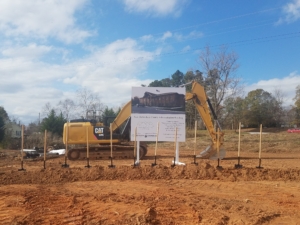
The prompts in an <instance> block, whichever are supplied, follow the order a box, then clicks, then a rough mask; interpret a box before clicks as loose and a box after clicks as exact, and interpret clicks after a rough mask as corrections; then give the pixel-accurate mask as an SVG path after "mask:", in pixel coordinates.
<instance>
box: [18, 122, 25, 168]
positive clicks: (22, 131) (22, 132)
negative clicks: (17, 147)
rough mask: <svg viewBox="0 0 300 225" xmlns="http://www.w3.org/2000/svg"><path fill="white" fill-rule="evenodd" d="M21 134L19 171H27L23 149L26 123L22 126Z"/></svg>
mask: <svg viewBox="0 0 300 225" xmlns="http://www.w3.org/2000/svg"><path fill="white" fill-rule="evenodd" d="M21 134H22V140H21V169H19V171H25V169H24V168H23V164H24V161H23V152H24V151H23V149H24V125H22V127H21Z"/></svg>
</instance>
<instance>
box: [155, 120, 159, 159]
mask: <svg viewBox="0 0 300 225" xmlns="http://www.w3.org/2000/svg"><path fill="white" fill-rule="evenodd" d="M158 135H159V123H157V131H156V143H155V152H154V155H155V156H156V151H157V143H158Z"/></svg>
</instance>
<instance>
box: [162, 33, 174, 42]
mask: <svg viewBox="0 0 300 225" xmlns="http://www.w3.org/2000/svg"><path fill="white" fill-rule="evenodd" d="M172 36H173V34H172V33H171V32H170V31H167V32H165V33H164V34H163V36H162V37H161V38H160V39H159V40H160V41H165V40H167V39H168V38H171V37H172Z"/></svg>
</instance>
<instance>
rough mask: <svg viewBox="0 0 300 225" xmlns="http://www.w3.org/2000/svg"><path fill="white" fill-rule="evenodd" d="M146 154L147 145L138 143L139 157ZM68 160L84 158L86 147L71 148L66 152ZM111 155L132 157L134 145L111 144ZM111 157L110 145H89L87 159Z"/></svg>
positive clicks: (115, 157) (121, 157)
mask: <svg viewBox="0 0 300 225" xmlns="http://www.w3.org/2000/svg"><path fill="white" fill-rule="evenodd" d="M146 154H147V146H146V145H140V159H142V158H143V157H144V156H145V155H146ZM67 155H68V159H69V160H74V161H75V160H84V159H86V158H87V148H86V147H79V148H72V149H70V150H69V151H68V153H67ZM112 156H113V158H114V159H133V157H134V146H133V145H122V144H121V145H113V150H112ZM110 157H111V146H110V145H101V146H96V147H94V146H93V147H92V146H90V147H89V159H90V160H101V159H110Z"/></svg>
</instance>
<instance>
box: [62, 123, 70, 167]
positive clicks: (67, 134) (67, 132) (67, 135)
mask: <svg viewBox="0 0 300 225" xmlns="http://www.w3.org/2000/svg"><path fill="white" fill-rule="evenodd" d="M68 140H69V122H67V127H66V149H65V164H62V165H61V166H62V167H65V168H67V167H69V165H68V164H67V155H68Z"/></svg>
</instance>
